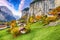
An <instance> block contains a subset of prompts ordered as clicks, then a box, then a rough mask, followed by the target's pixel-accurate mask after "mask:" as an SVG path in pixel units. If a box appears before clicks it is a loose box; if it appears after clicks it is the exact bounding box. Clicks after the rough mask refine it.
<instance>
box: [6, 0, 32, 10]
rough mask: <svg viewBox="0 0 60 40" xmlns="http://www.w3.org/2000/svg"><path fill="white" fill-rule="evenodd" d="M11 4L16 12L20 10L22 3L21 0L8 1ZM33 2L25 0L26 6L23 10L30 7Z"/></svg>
mask: <svg viewBox="0 0 60 40" xmlns="http://www.w3.org/2000/svg"><path fill="white" fill-rule="evenodd" d="M7 1H8V2H9V3H11V4H12V5H13V6H14V8H15V10H18V7H19V4H20V3H21V0H7ZM31 2H32V0H25V1H24V5H23V9H24V8H26V7H29V4H30V3H31Z"/></svg>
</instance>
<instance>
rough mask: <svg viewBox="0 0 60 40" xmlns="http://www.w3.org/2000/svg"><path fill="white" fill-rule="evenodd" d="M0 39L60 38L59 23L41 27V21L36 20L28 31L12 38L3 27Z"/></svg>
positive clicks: (44, 39) (34, 39) (47, 39)
mask: <svg viewBox="0 0 60 40" xmlns="http://www.w3.org/2000/svg"><path fill="white" fill-rule="evenodd" d="M36 27H37V28H36ZM38 27H39V28H38ZM0 40H60V25H57V26H53V27H52V26H50V27H43V24H42V23H40V22H37V23H34V24H32V25H31V32H30V33H28V34H24V35H20V36H18V37H17V38H13V37H12V35H11V34H8V33H7V29H5V30H1V31H0Z"/></svg>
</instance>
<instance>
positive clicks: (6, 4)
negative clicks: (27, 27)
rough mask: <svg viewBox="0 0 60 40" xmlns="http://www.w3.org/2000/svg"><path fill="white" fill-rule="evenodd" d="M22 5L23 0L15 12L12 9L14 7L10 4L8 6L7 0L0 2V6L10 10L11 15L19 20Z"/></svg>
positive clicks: (0, 0)
mask: <svg viewBox="0 0 60 40" xmlns="http://www.w3.org/2000/svg"><path fill="white" fill-rule="evenodd" d="M23 5H24V0H22V1H21V4H19V10H18V11H16V10H15V9H14V6H13V5H12V4H10V3H9V2H8V1H7V0H0V6H6V7H7V8H8V9H10V10H11V11H12V13H13V15H14V16H15V17H16V16H18V17H19V18H21V15H22V12H21V9H22V7H23Z"/></svg>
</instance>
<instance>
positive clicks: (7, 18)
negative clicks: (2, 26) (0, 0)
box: [0, 6, 16, 21]
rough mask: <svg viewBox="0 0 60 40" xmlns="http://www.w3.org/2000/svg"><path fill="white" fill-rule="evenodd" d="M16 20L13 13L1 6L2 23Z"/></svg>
mask: <svg viewBox="0 0 60 40" xmlns="http://www.w3.org/2000/svg"><path fill="white" fill-rule="evenodd" d="M11 20H16V19H15V17H14V16H13V14H12V12H11V11H10V10H9V9H8V8H7V7H5V6H0V21H11Z"/></svg>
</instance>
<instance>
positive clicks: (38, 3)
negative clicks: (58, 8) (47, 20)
mask: <svg viewBox="0 0 60 40" xmlns="http://www.w3.org/2000/svg"><path fill="white" fill-rule="evenodd" d="M53 8H55V1H54V0H34V1H33V2H32V3H31V4H30V9H29V13H30V15H31V16H32V15H35V16H36V15H43V14H44V15H48V12H49V11H50V9H53Z"/></svg>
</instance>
